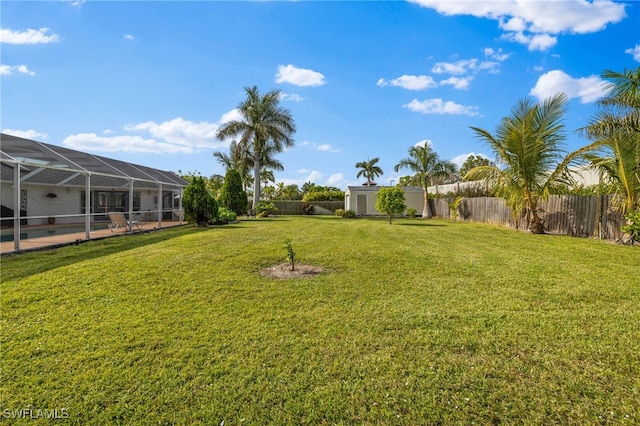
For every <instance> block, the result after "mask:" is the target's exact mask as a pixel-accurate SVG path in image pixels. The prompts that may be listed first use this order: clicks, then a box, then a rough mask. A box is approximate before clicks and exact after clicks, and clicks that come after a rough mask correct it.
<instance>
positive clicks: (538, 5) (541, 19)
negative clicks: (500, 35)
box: [410, 0, 626, 50]
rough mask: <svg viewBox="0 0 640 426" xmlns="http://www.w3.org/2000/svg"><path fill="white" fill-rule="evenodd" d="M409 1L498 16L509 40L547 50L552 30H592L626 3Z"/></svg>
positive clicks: (620, 13) (618, 14)
mask: <svg viewBox="0 0 640 426" xmlns="http://www.w3.org/2000/svg"><path fill="white" fill-rule="evenodd" d="M410 1H412V2H414V3H417V4H419V5H420V6H423V7H428V8H431V9H435V10H436V11H438V12H439V13H441V14H443V15H449V16H452V15H471V16H475V17H478V18H487V19H493V20H496V21H498V25H499V27H500V28H501V29H502V30H504V31H505V38H506V39H507V40H511V41H515V42H518V43H522V44H526V45H528V47H529V50H546V49H548V48H550V47H551V46H553V45H555V43H556V41H557V40H556V38H555V37H552V36H551V35H553V34H562V33H569V34H587V33H593V32H597V31H600V30H602V29H604V28H605V27H606V26H607V25H608V24H612V23H616V22H619V21H621V20H622V19H623V18H624V17H625V16H626V13H625V7H626V5H625V4H624V3H620V2H617V1H614V0H599V1H590V0H564V1H531V0H505V1H449V0H410Z"/></svg>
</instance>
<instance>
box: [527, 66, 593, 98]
mask: <svg viewBox="0 0 640 426" xmlns="http://www.w3.org/2000/svg"><path fill="white" fill-rule="evenodd" d="M603 83H604V81H603V80H602V79H601V78H600V77H597V76H595V75H592V76H590V77H584V78H571V77H570V76H569V75H567V74H566V73H564V72H562V71H560V70H553V71H549V72H547V73H545V74H542V75H541V76H540V78H538V81H537V83H536V85H535V87H534V88H533V89H531V92H529V94H530V95H533V96H535V97H537V98H538V99H540V100H543V99H547V98H549V97H551V96H553V95H555V94H556V93H559V92H564V93H565V94H566V95H567V96H568V97H569V98H580V101H581V102H582V103H583V104H585V103H589V102H594V101H596V100H598V99H600V98H601V97H603V96H604V94H605V92H604V90H603Z"/></svg>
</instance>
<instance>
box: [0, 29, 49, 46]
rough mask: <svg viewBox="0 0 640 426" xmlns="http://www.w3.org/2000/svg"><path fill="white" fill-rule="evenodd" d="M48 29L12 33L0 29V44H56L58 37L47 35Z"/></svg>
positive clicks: (11, 31)
mask: <svg viewBox="0 0 640 426" xmlns="http://www.w3.org/2000/svg"><path fill="white" fill-rule="evenodd" d="M50 31H51V30H50V29H49V28H40V29H39V30H34V29H32V28H29V29H28V30H26V31H13V30H9V29H6V28H1V29H0V43H7V44H43V43H56V42H58V41H60V37H59V36H58V35H56V34H48V33H49V32H50Z"/></svg>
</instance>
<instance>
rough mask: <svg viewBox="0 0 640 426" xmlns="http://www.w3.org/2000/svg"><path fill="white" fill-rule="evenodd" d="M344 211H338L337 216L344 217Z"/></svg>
mask: <svg viewBox="0 0 640 426" xmlns="http://www.w3.org/2000/svg"><path fill="white" fill-rule="evenodd" d="M344 213H345V212H344V209H336V216H340V217H344Z"/></svg>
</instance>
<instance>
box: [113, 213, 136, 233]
mask: <svg viewBox="0 0 640 426" xmlns="http://www.w3.org/2000/svg"><path fill="white" fill-rule="evenodd" d="M108 216H109V219H111V223H110V224H109V229H110V230H111V232H114V231H115V230H116V229H120V228H122V229H126V230H129V224H131V226H132V229H133V226H135V227H136V228H138V229H139V230H140V229H142V226H143V225H144V224H143V223H142V222H139V221H137V220H132V221H131V222H129V221H128V220H127V218H126V217H125V216H124V214H123V213H109V214H108Z"/></svg>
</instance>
